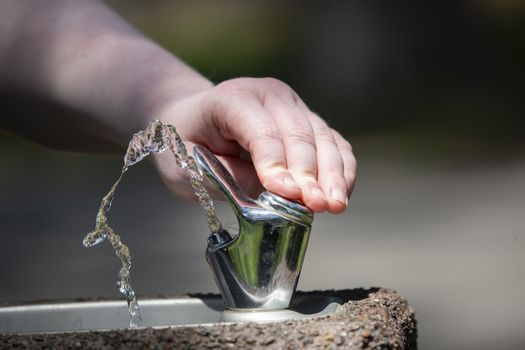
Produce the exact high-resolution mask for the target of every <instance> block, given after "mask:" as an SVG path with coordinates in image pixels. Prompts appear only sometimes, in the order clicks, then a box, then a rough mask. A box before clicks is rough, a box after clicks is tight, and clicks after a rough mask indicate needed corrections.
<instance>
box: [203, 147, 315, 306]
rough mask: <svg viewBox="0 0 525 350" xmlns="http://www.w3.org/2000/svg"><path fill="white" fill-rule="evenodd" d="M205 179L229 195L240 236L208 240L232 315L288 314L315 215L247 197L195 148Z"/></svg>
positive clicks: (276, 199) (273, 198)
mask: <svg viewBox="0 0 525 350" xmlns="http://www.w3.org/2000/svg"><path fill="white" fill-rule="evenodd" d="M193 152H194V155H195V160H196V162H197V164H198V165H199V167H200V169H202V171H203V173H204V174H206V175H207V176H208V177H209V178H210V180H211V181H212V182H213V183H214V184H215V185H216V186H217V187H218V188H219V189H220V190H221V191H222V192H223V193H224V195H225V196H226V198H227V200H228V202H229V203H230V205H231V207H232V208H233V210H234V212H235V215H236V216H237V220H238V221H239V234H238V235H237V236H235V237H234V238H232V236H231V235H230V234H229V233H228V232H227V231H226V230H222V231H220V232H214V233H212V234H211V235H210V236H209V237H208V247H207V249H206V259H207V260H208V264H209V265H210V267H211V269H212V272H213V274H214V276H215V281H216V282H217V285H218V287H219V290H220V292H221V294H222V296H223V298H224V301H225V303H226V307H227V308H228V309H232V310H236V309H244V310H245V309H263V310H276V309H285V308H287V307H288V306H289V305H290V300H291V298H292V295H293V293H294V292H295V288H296V287H297V282H298V280H299V275H300V273H301V267H302V265H303V260H304V255H305V253H306V247H307V245H308V239H309V237H310V228H311V226H310V225H311V223H312V220H313V213H312V212H311V211H310V210H309V209H308V208H306V207H305V206H303V205H301V204H299V203H296V202H293V201H290V200H287V199H285V198H282V197H280V196H278V195H276V194H274V193H271V192H263V193H261V195H260V196H259V199H257V200H255V199H252V198H250V197H248V196H247V195H246V194H245V193H244V191H243V190H242V189H241V188H240V187H239V185H238V184H237V183H236V182H235V181H234V180H233V178H232V176H231V175H230V173H229V172H228V171H227V170H226V168H225V167H224V166H223V165H222V163H221V162H220V161H219V160H218V159H217V158H216V157H215V156H214V155H213V154H212V153H211V152H210V151H208V150H207V149H206V148H204V147H201V146H195V148H194V151H193Z"/></svg>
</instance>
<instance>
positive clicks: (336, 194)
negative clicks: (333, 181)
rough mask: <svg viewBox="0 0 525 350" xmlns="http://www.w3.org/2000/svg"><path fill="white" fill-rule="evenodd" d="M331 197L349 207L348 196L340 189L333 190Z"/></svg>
mask: <svg viewBox="0 0 525 350" xmlns="http://www.w3.org/2000/svg"><path fill="white" fill-rule="evenodd" d="M330 197H332V199H334V200H336V201H338V202H341V203H344V204H345V205H348V196H347V195H346V193H344V192H343V191H341V190H340V189H339V188H332V190H331V191H330Z"/></svg>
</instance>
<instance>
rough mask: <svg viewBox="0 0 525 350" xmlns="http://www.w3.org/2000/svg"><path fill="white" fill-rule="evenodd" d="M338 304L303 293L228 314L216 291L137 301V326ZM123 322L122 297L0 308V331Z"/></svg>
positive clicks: (255, 316)
mask: <svg viewBox="0 0 525 350" xmlns="http://www.w3.org/2000/svg"><path fill="white" fill-rule="evenodd" d="M340 303H341V301H340V300H338V299H337V298H334V297H333V296H330V295H308V296H304V295H303V296H296V297H295V298H294V300H293V303H292V307H291V310H280V311H278V312H274V311H269V312H268V311H261V312H257V311H255V312H236V311H230V314H231V313H233V315H228V313H227V312H225V309H224V302H223V300H222V298H221V297H220V296H218V295H205V296H201V297H191V298H188V297H182V298H171V299H148V300H139V304H140V311H141V315H142V321H143V323H142V327H173V326H191V325H198V324H199V325H209V326H214V325H218V324H219V323H220V322H245V321H247V322H267V321H279V320H288V319H295V318H308V317H316V316H324V315H328V314H331V313H333V312H335V311H337V308H338V307H339V304H340ZM282 311H286V312H282ZM223 313H224V314H223ZM272 314H273V315H272ZM269 317H273V319H269ZM128 327H129V314H128V311H127V307H126V302H125V301H122V300H120V301H90V302H71V303H55V304H34V305H19V306H6V307H0V334H14V333H55V332H60V333H63V332H81V331H94V330H110V329H126V328H128ZM0 348H1V346H0Z"/></svg>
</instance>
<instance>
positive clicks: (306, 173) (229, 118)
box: [155, 78, 356, 213]
mask: <svg viewBox="0 0 525 350" xmlns="http://www.w3.org/2000/svg"><path fill="white" fill-rule="evenodd" d="M158 111H159V112H158V114H157V115H156V116H155V117H158V118H159V119H160V120H161V121H163V122H164V123H169V124H172V125H175V127H176V128H177V130H178V132H179V134H180V135H181V137H182V139H183V140H184V141H185V143H186V144H187V145H189V146H190V147H191V145H193V144H201V145H204V146H206V147H208V148H209V149H210V150H211V151H212V152H213V153H215V154H216V155H217V156H218V157H219V158H220V159H221V161H222V162H223V164H224V165H225V166H226V167H227V168H228V170H229V171H230V172H231V173H232V175H233V177H234V178H235V180H236V181H237V182H238V183H239V185H240V186H241V187H242V188H243V189H244V190H245V191H246V192H247V193H248V194H250V195H252V196H254V195H256V194H257V193H259V192H261V190H262V187H261V184H262V186H263V187H264V188H266V189H267V190H269V191H271V192H274V193H277V194H279V195H281V196H283V197H286V198H289V199H299V200H301V201H302V202H303V203H305V204H306V206H308V207H309V208H310V209H312V210H313V211H315V212H323V211H326V210H328V211H329V212H331V213H340V212H342V211H344V210H345V209H346V207H347V205H348V196H349V195H350V193H351V191H352V188H353V186H354V182H355V176H356V161H355V158H354V155H353V154H352V148H351V146H350V144H349V143H348V142H347V141H346V140H345V139H344V138H343V137H342V136H341V135H340V134H339V133H338V132H337V131H335V130H333V129H331V128H330V127H328V126H327V124H326V123H325V122H324V121H323V120H322V119H321V118H320V117H319V116H317V115H316V114H315V113H313V112H312V111H310V109H308V107H307V106H306V105H305V103H304V102H303V101H302V100H301V99H300V97H299V96H298V95H297V94H296V93H295V92H294V91H293V90H292V89H291V88H290V87H289V86H288V85H286V84H285V83H283V82H281V81H279V80H276V79H272V78H262V79H256V78H238V79H232V80H228V81H225V82H223V83H221V84H219V85H217V86H215V87H212V88H210V89H207V90H204V91H202V92H199V93H196V94H194V95H191V96H189V97H186V98H184V99H182V100H178V101H174V102H170V103H167V104H165V105H164V106H163V107H161V108H159V109H158ZM245 151H247V152H245ZM190 152H191V151H190ZM167 153H168V152H166V153H165V154H163V155H160V156H157V157H156V159H157V160H156V164H157V167H158V169H159V171H160V174H161V176H162V177H163V179H164V181H165V182H166V183H167V184H168V186H169V187H170V188H171V189H172V190H173V191H174V192H175V193H177V194H179V195H181V196H183V197H186V198H190V197H191V198H194V195H193V192H192V189H191V187H190V185H189V182H188V181H187V179H186V176H185V173H184V171H182V170H181V169H178V168H177V167H176V166H175V164H174V162H173V161H172V160H169V159H168V158H169V157H170V156H171V155H169V154H167ZM248 155H249V156H248ZM250 157H251V159H250ZM252 162H253V163H252ZM216 193H217V192H216V191H212V195H214V196H216Z"/></svg>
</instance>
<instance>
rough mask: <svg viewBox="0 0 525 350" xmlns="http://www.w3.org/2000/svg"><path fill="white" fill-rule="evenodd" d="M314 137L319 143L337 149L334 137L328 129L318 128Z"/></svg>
mask: <svg viewBox="0 0 525 350" xmlns="http://www.w3.org/2000/svg"><path fill="white" fill-rule="evenodd" d="M315 137H316V138H317V140H318V141H319V142H322V143H328V144H330V145H333V146H335V147H337V144H336V142H335V139H334V136H333V135H332V133H331V132H330V129H328V128H327V127H322V128H319V129H318V130H317V131H316V133H315Z"/></svg>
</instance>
